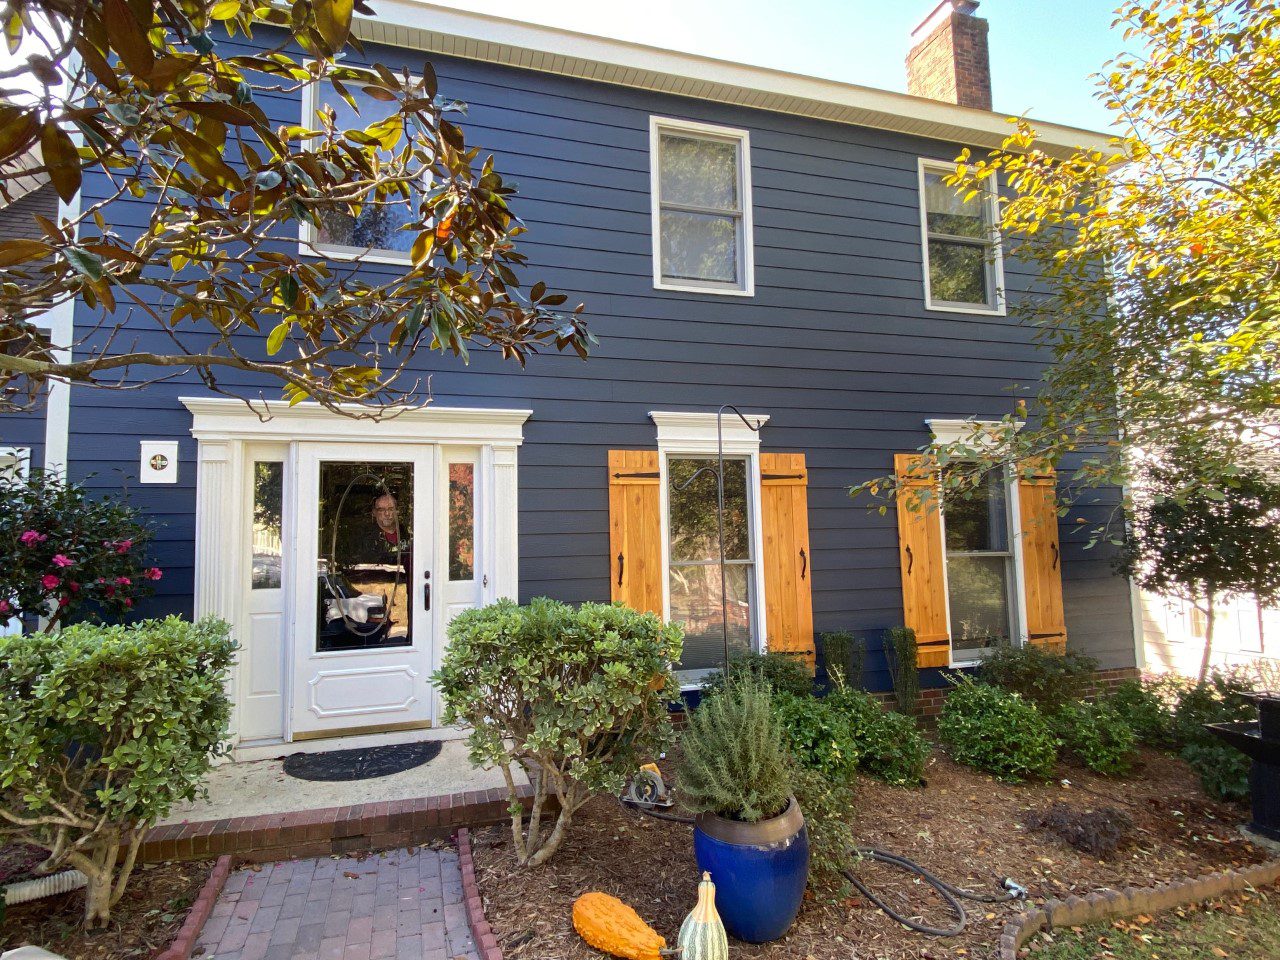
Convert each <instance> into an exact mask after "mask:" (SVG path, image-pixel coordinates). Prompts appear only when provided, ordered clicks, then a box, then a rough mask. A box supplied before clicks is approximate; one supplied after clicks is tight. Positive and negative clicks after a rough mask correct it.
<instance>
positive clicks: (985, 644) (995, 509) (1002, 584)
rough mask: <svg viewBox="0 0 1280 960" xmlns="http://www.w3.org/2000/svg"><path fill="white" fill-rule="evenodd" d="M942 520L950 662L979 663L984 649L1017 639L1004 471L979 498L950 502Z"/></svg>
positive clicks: (991, 477) (987, 482)
mask: <svg viewBox="0 0 1280 960" xmlns="http://www.w3.org/2000/svg"><path fill="white" fill-rule="evenodd" d="M942 520H943V528H944V530H945V532H946V551H947V605H948V609H949V611H950V621H951V622H950V626H951V650H952V654H951V658H952V661H953V662H955V663H964V662H968V661H972V660H977V659H980V658H981V657H982V655H983V652H984V651H986V650H989V649H991V648H993V647H997V646H1001V645H1005V644H1009V643H1011V642H1012V640H1013V638H1014V637H1016V636H1017V630H1016V627H1015V624H1014V611H1015V610H1016V607H1017V605H1016V603H1015V602H1014V600H1013V598H1014V596H1015V595H1014V593H1013V589H1014V586H1015V583H1014V575H1013V550H1012V547H1011V540H1010V535H1009V531H1010V527H1011V523H1010V512H1009V497H1008V482H1007V480H1006V478H1005V473H1004V471H1003V470H1001V469H996V470H992V471H990V472H989V473H987V474H986V476H984V477H983V479H982V483H981V486H980V488H979V490H978V491H977V493H976V495H975V496H972V497H967V498H959V497H957V498H953V499H949V500H948V501H947V502H946V503H945V504H944V506H943V511H942Z"/></svg>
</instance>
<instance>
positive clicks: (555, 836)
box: [528, 787, 578, 867]
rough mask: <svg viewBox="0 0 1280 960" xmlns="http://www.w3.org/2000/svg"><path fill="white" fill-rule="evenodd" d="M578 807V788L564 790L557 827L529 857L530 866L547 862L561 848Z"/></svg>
mask: <svg viewBox="0 0 1280 960" xmlns="http://www.w3.org/2000/svg"><path fill="white" fill-rule="evenodd" d="M577 808H578V788H577V787H570V788H569V789H568V790H566V791H565V792H564V798H563V800H562V801H561V806H560V816H559V817H557V818H556V825H555V829H553V830H552V831H551V834H550V835H549V836H548V837H547V839H546V840H545V841H543V844H542V846H541V847H539V848H538V850H537V851H536V852H535V853H534V854H533V855H532V856H530V857H529V863H528V866H530V867H537V866H541V865H542V864H544V863H546V862H547V861H548V860H550V859H551V858H552V857H553V856H555V852H556V851H557V850H559V849H560V845H561V844H562V843H564V838H565V837H566V836H567V835H568V833H569V824H570V823H572V822H573V812H574V811H575V810H576V809H577Z"/></svg>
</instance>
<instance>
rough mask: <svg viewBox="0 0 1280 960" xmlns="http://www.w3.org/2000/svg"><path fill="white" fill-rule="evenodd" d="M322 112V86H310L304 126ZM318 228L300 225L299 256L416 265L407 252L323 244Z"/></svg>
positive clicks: (305, 94)
mask: <svg viewBox="0 0 1280 960" xmlns="http://www.w3.org/2000/svg"><path fill="white" fill-rule="evenodd" d="M318 109H320V87H319V84H311V85H310V86H308V87H307V89H306V90H304V91H303V92H302V126H303V127H304V128H309V127H310V125H311V124H312V123H314V122H315V115H316V111H317V110H318ZM318 236H319V233H318V231H317V230H316V228H315V227H313V226H311V224H309V223H307V222H306V221H305V220H300V221H299V222H298V253H299V254H300V255H301V256H304V257H311V258H313V259H319V258H325V259H333V260H346V261H351V262H353V263H382V264H390V265H393V266H398V267H402V266H407V265H410V264H412V263H413V258H412V257H411V256H410V255H409V251H408V250H403V251H401V250H387V249H384V248H382V247H347V246H341V245H339V244H329V243H321V242H320V241H319V239H318Z"/></svg>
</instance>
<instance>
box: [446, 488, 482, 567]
mask: <svg viewBox="0 0 1280 960" xmlns="http://www.w3.org/2000/svg"><path fill="white" fill-rule="evenodd" d="M475 531H476V466H475V464H474V463H451V464H449V579H450V580H474V579H475V545H476V535H475Z"/></svg>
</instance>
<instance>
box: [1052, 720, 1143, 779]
mask: <svg viewBox="0 0 1280 960" xmlns="http://www.w3.org/2000/svg"><path fill="white" fill-rule="evenodd" d="M1051 717H1052V722H1053V730H1054V733H1055V734H1057V737H1058V739H1059V740H1060V741H1061V742H1062V745H1063V747H1065V748H1066V750H1067V751H1068V752H1069V753H1070V754H1071V756H1072V757H1073V758H1074V759H1075V760H1076V761H1077V762H1079V763H1080V764H1082V765H1083V766H1085V767H1087V768H1088V769H1090V770H1092V771H1093V772H1094V773H1101V774H1105V775H1106V776H1115V775H1117V774H1122V773H1127V772H1128V770H1129V768H1130V767H1131V766H1132V764H1133V748H1134V744H1135V743H1136V742H1137V737H1136V736H1135V735H1134V732H1133V728H1132V727H1131V726H1129V724H1128V722H1127V721H1126V720H1125V719H1124V717H1123V716H1121V715H1120V712H1119V711H1118V710H1116V709H1115V707H1113V706H1111V705H1110V704H1109V703H1105V702H1103V703H1068V704H1064V705H1063V706H1061V707H1059V708H1058V709H1057V710H1056V711H1055V712H1054V713H1053V714H1052V715H1051Z"/></svg>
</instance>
